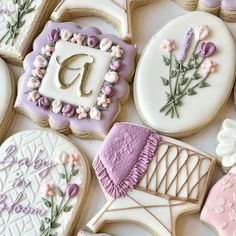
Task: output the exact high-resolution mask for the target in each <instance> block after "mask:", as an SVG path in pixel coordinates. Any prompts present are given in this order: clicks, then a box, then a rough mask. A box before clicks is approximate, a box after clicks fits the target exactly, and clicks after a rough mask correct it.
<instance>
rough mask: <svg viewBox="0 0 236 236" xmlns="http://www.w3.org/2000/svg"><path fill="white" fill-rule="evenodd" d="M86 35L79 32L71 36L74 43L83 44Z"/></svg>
mask: <svg viewBox="0 0 236 236" xmlns="http://www.w3.org/2000/svg"><path fill="white" fill-rule="evenodd" d="M84 39H85V37H84V36H83V35H82V34H81V33H79V34H76V33H75V34H73V37H72V38H71V42H72V43H77V44H79V45H82V44H83V42H84Z"/></svg>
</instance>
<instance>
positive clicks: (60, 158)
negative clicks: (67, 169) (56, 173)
mask: <svg viewBox="0 0 236 236" xmlns="http://www.w3.org/2000/svg"><path fill="white" fill-rule="evenodd" d="M69 157H70V155H69V154H68V153H67V152H64V151H63V152H59V153H58V154H57V156H56V163H58V164H61V165H65V164H67V163H68V160H69Z"/></svg>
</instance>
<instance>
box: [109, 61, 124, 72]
mask: <svg viewBox="0 0 236 236" xmlns="http://www.w3.org/2000/svg"><path fill="white" fill-rule="evenodd" d="M120 67H121V63H120V61H113V62H112V63H111V64H110V69H111V70H114V71H119V69H120Z"/></svg>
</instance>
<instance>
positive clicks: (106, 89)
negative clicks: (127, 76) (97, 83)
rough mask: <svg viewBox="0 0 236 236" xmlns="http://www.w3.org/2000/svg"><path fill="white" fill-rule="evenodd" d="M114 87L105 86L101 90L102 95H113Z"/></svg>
mask: <svg viewBox="0 0 236 236" xmlns="http://www.w3.org/2000/svg"><path fill="white" fill-rule="evenodd" d="M114 92H115V90H114V87H113V86H112V85H106V86H104V87H103V88H102V93H104V94H105V95H107V96H109V97H111V96H113V95H114Z"/></svg>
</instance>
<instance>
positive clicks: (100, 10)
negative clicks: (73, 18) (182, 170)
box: [51, 0, 152, 40]
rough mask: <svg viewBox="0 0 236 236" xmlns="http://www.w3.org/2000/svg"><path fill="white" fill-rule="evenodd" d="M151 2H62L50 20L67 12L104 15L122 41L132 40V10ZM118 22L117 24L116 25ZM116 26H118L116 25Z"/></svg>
mask: <svg viewBox="0 0 236 236" xmlns="http://www.w3.org/2000/svg"><path fill="white" fill-rule="evenodd" d="M151 1H152V0H131V1H130V0H99V1H94V0H80V1H74V0H62V1H61V2H60V3H59V5H58V7H57V8H56V9H55V10H54V12H53V13H52V16H51V18H52V20H55V21H58V19H60V18H61V17H62V16H63V14H65V12H66V11H67V10H69V11H73V10H76V11H77V12H80V11H81V12H83V15H84V14H85V15H86V16H87V15H88V16H89V15H92V16H93V15H100V16H101V15H102V16H103V17H104V15H106V17H108V18H109V17H110V18H111V19H114V24H115V26H116V27H117V28H119V30H120V32H121V35H122V38H123V39H129V40H130V39H132V38H133V32H132V24H131V15H132V9H133V8H135V7H138V6H141V5H144V4H146V3H148V2H151ZM117 22H118V23H117ZM117 24H118V25H117Z"/></svg>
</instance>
